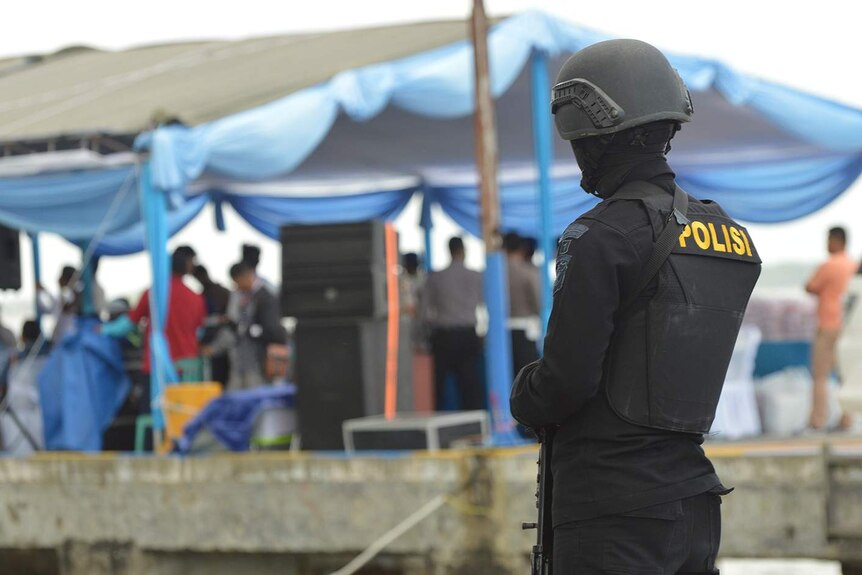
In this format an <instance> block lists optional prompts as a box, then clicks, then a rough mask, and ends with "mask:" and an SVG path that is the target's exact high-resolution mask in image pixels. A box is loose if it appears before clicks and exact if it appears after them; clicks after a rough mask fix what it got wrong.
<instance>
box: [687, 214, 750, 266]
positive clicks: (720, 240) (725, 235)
mask: <svg viewBox="0 0 862 575" xmlns="http://www.w3.org/2000/svg"><path fill="white" fill-rule="evenodd" d="M689 241H693V242H694V245H696V246H697V247H698V248H700V249H702V250H704V251H713V252H716V253H720V254H724V253H726V254H736V255H738V256H749V257H751V242H750V241H749V239H748V234H746V232H745V230H744V229H742V228H737V227H736V226H728V225H727V224H719V225H716V224H714V223H712V222H707V223H704V222H701V221H698V220H694V221H692V222H691V224H689V225H687V226H685V229H683V230H682V233H681V234H680V235H679V247H681V248H685V247H687V246H688V242H689Z"/></svg>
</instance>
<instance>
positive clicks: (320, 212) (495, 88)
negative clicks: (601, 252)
mask: <svg viewBox="0 0 862 575" xmlns="http://www.w3.org/2000/svg"><path fill="white" fill-rule="evenodd" d="M465 30H466V25H465ZM604 39H607V37H606V36H604V35H602V34H599V33H596V32H594V31H591V30H587V29H584V28H582V27H580V26H577V25H574V24H572V23H569V22H566V21H564V20H560V19H558V18H556V17H554V16H552V15H549V14H546V13H543V12H527V13H523V14H520V15H516V16H513V17H511V18H508V19H506V20H504V21H502V22H500V23H499V24H497V25H496V26H495V27H494V28H493V29H492V31H491V33H490V35H489V57H490V69H491V89H492V93H493V95H494V96H495V98H496V113H497V122H498V132H499V151H500V187H501V189H500V195H501V204H502V221H503V228H504V229H505V230H510V229H511V230H516V231H518V232H521V233H523V234H526V235H531V236H535V235H544V236H546V237H548V236H552V235H556V234H559V233H560V232H561V231H562V230H563V228H564V227H565V226H566V225H567V224H568V223H569V222H571V221H572V220H573V219H575V218H576V217H577V216H578V215H579V214H581V213H582V212H583V211H585V210H586V209H588V208H589V207H590V206H591V205H593V202H594V200H593V199H592V198H591V197H589V196H587V195H586V194H584V193H582V192H581V191H580V188H579V186H578V182H579V174H578V170H577V166H576V165H575V163H574V159H573V157H572V154H571V150H570V149H569V148H568V145H567V144H566V143H565V142H561V141H559V140H558V139H557V138H554V140H553V144H552V146H553V147H552V149H551V153H550V155H551V156H552V158H553V162H552V164H551V162H544V163H542V164H541V165H539V166H537V164H536V161H535V159H534V158H535V146H536V145H537V143H539V142H536V141H534V136H533V134H534V129H535V128H536V126H537V125H544V124H545V123H546V122H547V121H548V119H547V118H548V101H549V99H550V97H549V96H550V88H551V83H552V82H551V81H549V79H548V76H547V73H546V72H542V73H537V71H536V70H537V66H538V67H540V68H543V69H545V70H548V69H549V70H556V69H557V68H558V67H559V65H560V64H561V63H562V61H563V60H564V59H565V58H566V57H567V56H568V55H570V54H571V53H572V52H575V51H577V50H579V49H581V48H583V47H585V46H587V45H590V44H592V43H595V42H597V41H601V40H604ZM668 57H669V59H670V61H671V63H672V64H673V65H674V67H676V68H677V69H678V70H679V72H680V74H681V76H682V77H683V79H684V81H685V82H686V84H687V86H688V87H689V88H690V90H691V92H692V100H693V103H694V108H695V115H694V121H693V122H692V123H691V124H687V125H685V126H684V127H683V130H682V131H681V132H680V134H679V135H678V136H677V138H676V139H675V140H674V150H673V151H672V152H671V155H670V159H671V164H672V165H673V166H674V168H675V169H676V171H677V173H678V176H679V181H680V184H681V185H682V186H683V187H684V188H685V189H686V190H687V191H688V192H689V193H691V194H693V195H695V196H697V197H702V198H705V197H708V198H711V199H714V200H717V201H719V202H720V203H722V204H723V205H724V206H725V208H726V209H727V211H728V212H730V213H731V214H732V215H733V216H735V217H737V218H739V219H742V220H747V221H751V222H781V221H788V220H792V219H795V218H799V217H801V216H804V215H806V214H809V213H811V212H813V211H815V210H817V209H819V208H821V207H823V206H825V205H826V204H828V203H829V202H831V201H832V200H834V199H835V198H836V197H837V196H838V195H840V194H841V193H842V192H843V191H845V190H846V189H847V188H848V187H849V186H850V184H851V183H852V182H853V181H854V180H855V179H856V178H857V177H858V175H859V173H860V171H862V110H858V109H853V108H850V107H847V106H844V105H841V104H838V103H836V102H831V101H828V100H825V99H822V98H819V97H815V96H812V95H808V94H805V93H802V92H799V91H796V90H793V89H789V88H786V87H783V86H779V85H777V84H774V83H771V82H766V81H762V80H759V79H756V78H752V77H749V76H746V75H743V74H739V73H737V72H735V71H734V70H732V69H730V68H729V67H727V66H725V65H723V64H722V63H720V62H716V61H714V60H710V59H706V58H699V57H692V56H682V55H675V54H668ZM472 58H473V55H472V47H471V46H470V44H469V42H467V41H466V40H462V41H458V42H455V43H451V44H447V45H444V46H442V47H436V48H433V49H430V50H423V51H420V52H418V53H413V54H410V55H407V56H405V57H400V58H397V59H394V60H388V61H380V62H377V63H373V64H370V65H365V66H362V67H360V68H355V69H347V70H341V71H339V72H338V73H336V74H335V75H334V76H332V77H331V78H329V79H328V80H325V81H323V82H319V83H316V84H314V85H312V86H310V87H305V88H303V89H300V90H298V91H294V92H293V93H289V94H288V95H286V96H283V97H280V98H276V99H273V100H271V101H269V102H268V103H265V104H262V105H258V106H255V107H252V108H250V109H244V110H241V111H237V112H236V113H231V114H228V115H225V116H224V117H220V118H217V119H214V120H211V121H206V122H203V123H200V124H198V125H194V126H184V125H170V126H163V127H159V128H158V129H156V130H155V131H152V132H146V133H144V134H142V135H141V136H140V137H139V138H138V140H137V142H136V147H137V149H138V150H140V151H148V152H149V160H148V162H147V163H145V164H143V168H142V169H143V172H141V171H140V170H139V168H138V167H134V166H125V167H122V166H119V167H117V166H113V167H111V168H98V169H89V170H85V171H68V170H67V171H62V172H59V173H58V172H52V173H50V174H39V175H31V176H27V177H24V176H19V177H14V178H11V177H10V178H5V179H4V178H2V174H3V172H2V164H0V221H2V222H4V223H9V224H12V225H15V226H18V227H21V228H23V229H27V230H50V231H55V232H57V233H60V234H62V235H64V236H65V237H67V238H69V239H71V240H73V241H76V242H77V243H80V242H81V241H82V240H85V239H87V237H88V236H92V235H95V233H96V230H97V229H99V226H102V227H103V228H104V230H105V231H106V232H107V235H106V236H105V237H104V239H102V240H101V242H100V247H99V250H100V251H101V252H102V253H111V254H120V253H128V252H131V251H135V250H137V249H140V248H141V247H142V246H143V245H144V242H143V226H142V225H141V224H140V223H139V222H140V221H141V220H142V219H144V216H142V215H141V212H139V211H137V210H138V208H137V202H135V201H132V200H129V202H128V203H123V204H122V205H121V206H120V207H119V208H118V209H116V210H115V213H112V214H109V215H110V218H109V220H110V221H109V222H108V223H107V224H106V223H105V216H106V213H107V212H106V210H107V209H108V207H110V205H111V200H112V198H113V197H115V196H116V194H118V193H121V190H122V188H123V186H124V183H125V182H127V181H128V179H129V178H130V177H131V178H137V177H138V176H139V175H142V174H144V173H145V174H146V176H147V177H141V178H138V179H139V180H140V183H141V190H142V193H141V198H142V202H143V203H142V205H143V207H144V209H143V210H142V212H143V214H146V220H147V225H148V226H149V227H148V231H149V233H148V235H147V238H148V245H149V249H150V250H151V251H152V252H153V253H154V265H155V267H156V269H157V273H154V277H155V281H156V283H157V284H158V283H160V282H165V284H164V285H166V282H167V264H166V260H164V241H165V239H166V238H167V237H168V235H169V234H170V233H173V232H175V231H176V230H178V229H179V228H181V227H182V225H184V223H186V222H188V221H189V220H190V219H191V218H192V217H194V215H196V214H197V212H198V211H199V210H200V209H201V207H202V206H203V205H204V203H205V202H206V201H209V199H213V200H215V201H216V203H217V206H219V207H220V206H221V205H223V204H224V203H228V204H230V205H231V206H232V207H233V208H234V209H235V210H236V211H237V212H238V213H239V214H240V215H241V216H242V217H244V218H245V219H246V220H247V221H249V223H251V225H253V226H254V227H255V228H257V229H259V230H260V231H261V232H263V233H265V234H267V235H269V236H270V237H274V236H275V234H276V230H277V228H278V226H280V225H283V224H287V223H312V222H322V221H327V222H343V221H353V220H360V219H368V218H373V217H382V218H392V217H394V216H396V215H397V214H398V213H399V212H400V210H401V209H402V208H403V207H404V205H406V203H407V201H408V200H409V199H410V197H411V196H412V194H413V193H415V192H417V191H421V192H422V193H423V194H424V201H425V203H426V209H425V210H423V214H425V215H426V216H428V215H429V214H430V210H429V209H427V206H428V205H430V204H438V205H439V206H440V207H442V209H443V210H444V211H445V212H446V213H448V214H449V215H450V216H451V217H452V218H453V219H454V220H455V221H456V222H457V223H459V224H460V225H461V226H463V227H464V228H465V229H467V230H468V231H469V232H471V233H473V234H478V232H479V202H478V194H477V185H476V183H477V182H476V177H477V176H476V171H475V168H474V165H473V142H474V139H473V138H474V135H473V121H472V112H473V105H474V95H473V61H472ZM531 63H532V67H531V65H530V64H531ZM268 73H269V74H271V76H272V77H273V78H274V79H275V80H276V81H278V79H279V78H280V77H281V75H282V74H283V75H284V77H285V83H286V82H287V78H288V77H290V75H291V70H289V69H285V70H278V69H270V70H268ZM186 74H187V75H193V74H194V67H190V68H189V69H188V70H187V71H186ZM143 81H144V82H146V80H143ZM219 89H223V90H225V91H228V90H231V89H232V87H231V81H230V78H227V77H225V78H224V83H223V86H220V87H219ZM534 94H540V95H541V96H540V97H539V98H535V97H534V96H533V95H534ZM0 111H2V102H0ZM18 125H20V122H19V123H18V124H16V127H17V126H18ZM2 128H3V126H0V136H2ZM535 133H538V134H540V135H541V134H543V133H545V132H542V131H541V130H539V131H538V132H535ZM542 173H544V174H546V175H547V176H548V181H549V185H548V187H547V192H548V194H549V196H550V198H551V210H550V212H551V218H550V221H549V226H547V227H543V226H541V218H540V208H539V202H538V201H537V198H538V195H539V191H538V186H537V181H538V179H539V175H540V174H542ZM148 181H150V182H151V185H147V182H148ZM34 206H39V208H38V209H36V208H34ZM424 219H425V222H424V223H425V224H426V225H427V224H429V223H430V222H429V221H428V219H427V217H426V218H424ZM548 227H550V228H552V229H548ZM158 253H161V254H162V255H157V254H158ZM156 260H159V261H156ZM162 260H164V261H162ZM156 295H157V296H158V294H156ZM163 295H165V296H166V291H164V292H163ZM153 332H154V334H156V336H157V332H158V330H157V329H156V330H153ZM153 349H154V351H155V353H157V354H158V353H159V349H160V346H158V345H154V346H153ZM154 365H155V363H154ZM506 385H507V384H506ZM497 391H498V393H502V392H503V389H502V388H500V389H497Z"/></svg>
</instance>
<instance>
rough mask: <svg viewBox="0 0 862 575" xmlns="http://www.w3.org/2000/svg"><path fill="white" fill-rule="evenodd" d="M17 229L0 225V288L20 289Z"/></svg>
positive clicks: (19, 243)
mask: <svg viewBox="0 0 862 575" xmlns="http://www.w3.org/2000/svg"><path fill="white" fill-rule="evenodd" d="M19 235H20V233H19V232H18V230H13V229H11V228H7V227H6V226H2V225H0V289H21V242H20V239H19Z"/></svg>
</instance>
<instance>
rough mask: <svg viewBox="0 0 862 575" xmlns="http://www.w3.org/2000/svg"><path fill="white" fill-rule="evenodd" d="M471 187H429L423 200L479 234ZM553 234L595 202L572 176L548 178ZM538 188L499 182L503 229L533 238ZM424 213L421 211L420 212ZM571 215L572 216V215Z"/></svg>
mask: <svg viewBox="0 0 862 575" xmlns="http://www.w3.org/2000/svg"><path fill="white" fill-rule="evenodd" d="M477 194H478V192H477V190H476V187H475V186H453V187H446V188H431V189H430V190H429V191H428V193H426V195H425V200H424V201H425V202H433V203H438V204H439V205H440V207H441V208H443V211H444V212H446V214H447V215H448V216H449V217H451V218H452V219H453V220H455V223H457V224H458V225H459V226H461V227H462V228H464V229H465V230H467V231H468V232H470V233H471V234H473V235H474V236H479V235H480V222H479V209H480V207H479V200H478V196H477ZM551 196H552V205H553V226H554V232H553V233H554V235H559V234H561V233H562V232H563V230H565V229H566V226H568V225H569V224H570V223H571V222H572V220H573V219H575V218H577V216H579V215H580V214H582V213H584V212H586V211H587V210H589V209H590V208H592V207H593V206H595V205H596V204H597V203H598V200H597V199H596V198H595V197H593V196H590V195H588V194H586V193H584V191H583V190H582V189H581V186H580V180H579V179H573V178H566V179H557V180H552V181H551ZM537 198H538V190H537V185H536V183H534V182H527V183H518V184H505V183H504V184H501V185H500V205H501V208H502V225H501V229H502V230H503V231H504V232H509V231H513V232H517V233H519V234H522V235H524V236H528V237H536V235H537V233H538V229H539V222H540V221H541V215H540V213H539V212H540V207H539V205H538V203H537V201H536V200H537ZM425 213H428V211H427V210H423V214H425ZM573 216H574V217H573Z"/></svg>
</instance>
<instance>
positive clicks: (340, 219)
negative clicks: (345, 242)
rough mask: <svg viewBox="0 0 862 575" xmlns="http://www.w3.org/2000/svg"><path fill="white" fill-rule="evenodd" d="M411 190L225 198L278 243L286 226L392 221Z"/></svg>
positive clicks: (229, 196)
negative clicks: (322, 195) (379, 220)
mask: <svg viewBox="0 0 862 575" xmlns="http://www.w3.org/2000/svg"><path fill="white" fill-rule="evenodd" d="M413 192H414V190H413V189H412V188H408V189H404V190H394V191H387V192H374V193H369V194H352V195H344V196H329V197H271V196H245V195H226V196H224V201H227V202H229V203H230V205H231V206H232V207H233V209H234V210H236V212H237V213H238V214H239V215H240V216H242V217H243V218H244V219H245V220H246V221H247V222H248V223H249V224H251V226H252V227H254V228H255V229H256V230H258V231H259V232H261V233H263V234H265V235H267V236H269V237H270V238H274V239H277V238H278V236H279V231H278V230H279V227H281V226H283V225H285V224H320V223H346V222H358V221H364V220H371V219H375V218H381V219H386V220H389V219H392V218H394V217H395V216H397V215H398V214H399V213H401V210H403V209H404V206H406V205H407V202H409V201H410V198H411V197H412V195H413Z"/></svg>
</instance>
